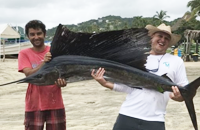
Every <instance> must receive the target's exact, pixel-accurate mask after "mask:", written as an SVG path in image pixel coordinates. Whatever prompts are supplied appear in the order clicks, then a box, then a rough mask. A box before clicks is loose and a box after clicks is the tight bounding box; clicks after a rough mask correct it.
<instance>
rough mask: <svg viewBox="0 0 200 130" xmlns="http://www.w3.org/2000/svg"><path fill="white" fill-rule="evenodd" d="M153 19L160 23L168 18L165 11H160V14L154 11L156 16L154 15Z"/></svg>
mask: <svg viewBox="0 0 200 130" xmlns="http://www.w3.org/2000/svg"><path fill="white" fill-rule="evenodd" d="M153 18H157V19H159V20H160V22H161V23H162V22H163V21H164V19H166V18H170V16H168V15H167V11H163V10H161V11H160V12H158V11H156V15H154V16H153Z"/></svg>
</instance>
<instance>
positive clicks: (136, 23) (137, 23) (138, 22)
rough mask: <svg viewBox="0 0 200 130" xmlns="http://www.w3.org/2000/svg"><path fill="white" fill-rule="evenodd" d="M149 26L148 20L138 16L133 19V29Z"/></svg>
mask: <svg viewBox="0 0 200 130" xmlns="http://www.w3.org/2000/svg"><path fill="white" fill-rule="evenodd" d="M146 24H147V22H146V20H145V19H144V18H142V16H136V17H134V18H133V23H132V27H133V28H142V27H145V26H146Z"/></svg>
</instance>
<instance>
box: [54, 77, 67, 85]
mask: <svg viewBox="0 0 200 130" xmlns="http://www.w3.org/2000/svg"><path fill="white" fill-rule="evenodd" d="M55 84H56V85H57V86H58V87H65V86H66V85H67V82H66V80H65V79H61V78H59V79H57V81H55Z"/></svg>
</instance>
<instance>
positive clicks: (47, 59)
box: [44, 52, 52, 63]
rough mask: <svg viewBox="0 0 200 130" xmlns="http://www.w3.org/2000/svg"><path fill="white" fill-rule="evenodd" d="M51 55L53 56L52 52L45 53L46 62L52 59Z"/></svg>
mask: <svg viewBox="0 0 200 130" xmlns="http://www.w3.org/2000/svg"><path fill="white" fill-rule="evenodd" d="M51 57H52V55H51V53H50V52H47V53H46V54H45V56H44V62H45V63H46V62H49V61H50V60H51Z"/></svg>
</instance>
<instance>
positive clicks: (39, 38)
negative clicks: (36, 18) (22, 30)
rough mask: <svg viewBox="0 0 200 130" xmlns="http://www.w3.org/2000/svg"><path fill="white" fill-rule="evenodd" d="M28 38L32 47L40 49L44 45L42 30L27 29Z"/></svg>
mask: <svg viewBox="0 0 200 130" xmlns="http://www.w3.org/2000/svg"><path fill="white" fill-rule="evenodd" d="M28 38H29V40H30V42H31V43H32V44H33V46H34V47H37V48H38V47H41V46H43V45H44V38H45V34H44V33H43V32H42V29H40V28H38V29H33V28H29V31H28Z"/></svg>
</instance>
